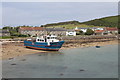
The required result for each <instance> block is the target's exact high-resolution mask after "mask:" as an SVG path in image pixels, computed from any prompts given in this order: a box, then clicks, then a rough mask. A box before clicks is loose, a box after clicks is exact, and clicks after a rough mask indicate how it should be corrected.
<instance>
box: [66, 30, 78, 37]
mask: <svg viewBox="0 0 120 80" xmlns="http://www.w3.org/2000/svg"><path fill="white" fill-rule="evenodd" d="M66 36H76V32H75V31H68V32H66Z"/></svg>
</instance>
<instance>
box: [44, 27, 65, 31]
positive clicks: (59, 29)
mask: <svg viewBox="0 0 120 80" xmlns="http://www.w3.org/2000/svg"><path fill="white" fill-rule="evenodd" d="M45 30H46V31H67V30H66V29H64V28H45Z"/></svg>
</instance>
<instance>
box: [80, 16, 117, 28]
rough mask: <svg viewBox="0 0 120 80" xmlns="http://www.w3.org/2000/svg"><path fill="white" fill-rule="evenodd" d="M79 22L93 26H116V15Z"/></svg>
mask: <svg viewBox="0 0 120 80" xmlns="http://www.w3.org/2000/svg"><path fill="white" fill-rule="evenodd" d="M81 24H86V25H94V26H105V27H118V16H110V17H104V18H100V19H94V20H91V21H86V22H83V23H81Z"/></svg>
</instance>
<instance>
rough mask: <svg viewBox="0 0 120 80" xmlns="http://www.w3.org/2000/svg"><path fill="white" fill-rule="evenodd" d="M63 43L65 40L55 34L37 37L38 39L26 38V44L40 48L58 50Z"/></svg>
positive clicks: (28, 46) (29, 46)
mask: <svg viewBox="0 0 120 80" xmlns="http://www.w3.org/2000/svg"><path fill="white" fill-rule="evenodd" d="M63 43H64V41H60V40H58V39H57V36H55V35H46V36H41V37H37V38H36V40H32V39H27V40H25V41H24V46H26V47H27V48H33V49H39V50H51V51H58V50H59V49H60V48H61V47H62V45H63Z"/></svg>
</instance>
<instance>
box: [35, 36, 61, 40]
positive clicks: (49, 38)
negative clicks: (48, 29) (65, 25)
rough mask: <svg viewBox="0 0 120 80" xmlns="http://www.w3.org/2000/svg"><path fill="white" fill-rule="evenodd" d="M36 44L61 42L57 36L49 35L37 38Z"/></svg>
mask: <svg viewBox="0 0 120 80" xmlns="http://www.w3.org/2000/svg"><path fill="white" fill-rule="evenodd" d="M36 42H59V40H58V39H57V36H55V35H47V36H41V37H37V38H36Z"/></svg>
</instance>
